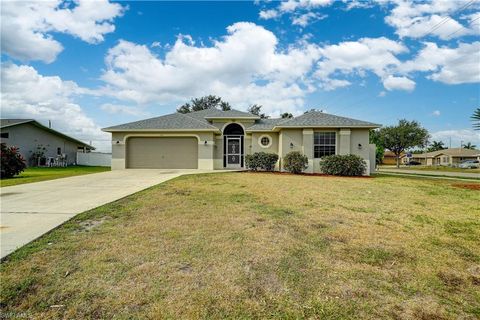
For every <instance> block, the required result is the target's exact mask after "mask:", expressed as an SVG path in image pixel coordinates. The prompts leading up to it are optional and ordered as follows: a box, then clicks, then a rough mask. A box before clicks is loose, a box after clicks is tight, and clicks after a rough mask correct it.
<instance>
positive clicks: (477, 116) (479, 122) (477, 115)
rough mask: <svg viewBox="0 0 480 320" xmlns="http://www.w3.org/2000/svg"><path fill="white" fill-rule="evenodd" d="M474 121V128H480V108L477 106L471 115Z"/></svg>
mask: <svg viewBox="0 0 480 320" xmlns="http://www.w3.org/2000/svg"><path fill="white" fill-rule="evenodd" d="M470 119H472V121H473V129H475V130H480V108H477V110H475V111H474V112H473V115H472V116H471V117H470Z"/></svg>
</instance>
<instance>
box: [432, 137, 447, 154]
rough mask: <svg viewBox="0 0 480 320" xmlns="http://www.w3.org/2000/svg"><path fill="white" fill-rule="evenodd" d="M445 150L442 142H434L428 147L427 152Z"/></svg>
mask: <svg viewBox="0 0 480 320" xmlns="http://www.w3.org/2000/svg"><path fill="white" fill-rule="evenodd" d="M443 149H446V148H445V145H444V143H443V142H442V141H435V140H434V141H432V143H431V144H430V147H428V149H427V151H428V152H433V151H439V150H443Z"/></svg>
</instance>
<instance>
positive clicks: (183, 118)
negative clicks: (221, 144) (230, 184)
mask: <svg viewBox="0 0 480 320" xmlns="http://www.w3.org/2000/svg"><path fill="white" fill-rule="evenodd" d="M213 119H252V120H255V123H254V124H253V125H251V126H250V127H248V128H246V131H272V130H278V129H281V128H297V127H301V128H304V127H311V128H314V127H331V128H342V127H343V128H355V127H358V128H378V127H380V125H378V124H375V123H371V122H366V121H361V120H355V119H350V118H345V117H339V116H335V115H331V114H327V113H323V112H320V111H309V112H308V113H306V114H303V115H301V116H298V117H296V118H287V119H260V117H259V116H257V115H252V114H250V113H247V112H243V111H238V110H228V111H222V110H219V109H216V108H210V109H205V110H201V111H195V112H191V113H185V114H184V113H172V114H168V115H165V116H160V117H156V118H150V119H145V120H140V121H135V122H130V123H126V124H121V125H118V126H113V127H108V128H104V129H102V130H103V131H107V132H113V131H138V130H141V131H162V130H165V131H171V130H173V131H175V130H177V131H188V130H203V131H219V129H218V128H217V127H215V126H213V125H211V124H210V122H209V120H213Z"/></svg>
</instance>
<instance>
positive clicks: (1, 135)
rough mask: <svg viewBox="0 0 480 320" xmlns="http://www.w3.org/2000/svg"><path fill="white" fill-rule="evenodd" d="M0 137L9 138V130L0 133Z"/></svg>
mask: <svg viewBox="0 0 480 320" xmlns="http://www.w3.org/2000/svg"><path fill="white" fill-rule="evenodd" d="M0 138H3V139H8V132H2V133H0Z"/></svg>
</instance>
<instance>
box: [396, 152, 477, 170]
mask: <svg viewBox="0 0 480 320" xmlns="http://www.w3.org/2000/svg"><path fill="white" fill-rule="evenodd" d="M478 153H479V151H478V150H475V149H473V150H472V149H465V148H449V149H443V150H438V151H433V152H427V153H414V154H412V157H411V158H408V157H407V155H403V156H402V157H401V159H402V162H403V163H404V164H408V162H409V161H418V162H420V163H421V164H422V165H427V166H456V165H458V164H459V163H460V162H462V161H464V160H477V159H478Z"/></svg>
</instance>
